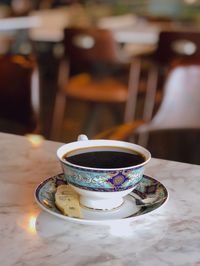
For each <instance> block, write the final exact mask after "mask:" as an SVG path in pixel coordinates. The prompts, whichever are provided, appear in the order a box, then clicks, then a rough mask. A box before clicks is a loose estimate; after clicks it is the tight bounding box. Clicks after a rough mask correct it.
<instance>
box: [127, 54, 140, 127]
mask: <svg viewBox="0 0 200 266" xmlns="http://www.w3.org/2000/svg"><path fill="white" fill-rule="evenodd" d="M140 71H141V60H140V59H136V58H134V59H133V62H132V63H131V67H130V74H129V84H128V98H127V102H126V105H125V115H124V122H125V123H128V122H131V121H133V120H134V117H135V111H136V103H137V95H138V88H139V79H140Z"/></svg>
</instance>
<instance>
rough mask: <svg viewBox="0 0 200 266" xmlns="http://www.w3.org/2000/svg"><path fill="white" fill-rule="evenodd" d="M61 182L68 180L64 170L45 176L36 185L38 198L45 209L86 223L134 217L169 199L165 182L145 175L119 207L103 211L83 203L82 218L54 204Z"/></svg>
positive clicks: (37, 200) (71, 219)
mask: <svg viewBox="0 0 200 266" xmlns="http://www.w3.org/2000/svg"><path fill="white" fill-rule="evenodd" d="M61 184H66V182H65V181H64V176H63V174H58V175H56V176H53V177H50V178H48V179H46V180H45V181H44V182H42V183H41V184H40V185H39V186H38V187H37V188H36V191H35V199H36V202H37V203H38V204H39V206H40V207H41V208H42V209H43V210H45V211H47V212H49V213H50V214H52V215H55V216H58V217H60V218H62V219H65V220H68V221H73V222H78V223H84V224H104V223H108V222H114V221H119V220H121V221H122V220H130V219H131V220H132V219H133V218H134V217H138V216H141V215H144V214H147V213H150V212H152V211H154V210H156V209H157V208H159V207H161V206H162V205H163V204H164V203H165V202H166V201H167V199H168V191H167V189H166V188H165V186H164V185H163V184H161V183H160V182H159V181H157V180H156V179H154V178H152V177H149V176H147V175H144V176H143V178H142V180H141V182H140V183H139V184H138V185H137V187H136V188H135V189H134V190H133V191H132V192H131V193H130V194H128V195H127V196H125V197H124V202H123V204H122V205H121V206H120V207H118V208H115V209H112V210H108V211H103V210H95V209H89V208H87V207H84V206H81V213H82V217H83V218H73V217H69V216H65V215H63V214H62V213H61V212H60V211H59V210H58V209H57V208H56V206H55V199H54V196H55V192H56V188H57V186H59V185H61ZM113 193H115V192H113Z"/></svg>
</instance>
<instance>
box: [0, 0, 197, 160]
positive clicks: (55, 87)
mask: <svg viewBox="0 0 200 266" xmlns="http://www.w3.org/2000/svg"><path fill="white" fill-rule="evenodd" d="M199 49H200V1H199V0H126V1H125V0H124V1H122V0H121V1H120V0H107V1H103V0H99V1H94V0H93V1H90V0H85V1H83V0H82V1H73V0H71V1H70V0H4V1H3V0H1V1H0V131H1V132H7V133H12V134H19V135H27V134H28V135H30V134H33V136H38V135H39V136H42V137H43V138H45V139H48V140H54V141H60V142H66V143H67V142H70V141H75V140H76V139H77V136H78V135H79V134H81V133H84V134H87V135H88V137H89V138H110V139H119V140H125V141H131V142H135V143H139V144H141V145H143V146H146V147H147V148H148V149H150V151H151V152H152V155H153V156H154V157H158V158H163V159H170V160H177V161H182V162H190V163H196V164H199V163H200V156H199V151H200V149H199V148H200V147H199V146H200V138H199V137H200V134H199V128H200V119H199V117H200V51H199Z"/></svg>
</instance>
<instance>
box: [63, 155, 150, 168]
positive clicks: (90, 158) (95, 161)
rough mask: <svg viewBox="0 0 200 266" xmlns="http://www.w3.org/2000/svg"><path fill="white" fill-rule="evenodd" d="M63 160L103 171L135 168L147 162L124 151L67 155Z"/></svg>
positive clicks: (139, 156) (140, 156)
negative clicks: (106, 169) (105, 169)
mask: <svg viewBox="0 0 200 266" xmlns="http://www.w3.org/2000/svg"><path fill="white" fill-rule="evenodd" d="M63 159H65V160H66V161H68V162H70V163H73V164H75V165H79V166H85V167H92V168H102V169H104V168H123V167H129V166H135V165H138V164H141V163H143V162H144V161H145V158H144V157H143V156H142V155H141V154H139V153H127V152H123V151H89V152H84V153H80V154H76V155H71V156H70V155H67V154H66V155H64V156H63Z"/></svg>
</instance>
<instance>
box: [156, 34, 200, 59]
mask: <svg viewBox="0 0 200 266" xmlns="http://www.w3.org/2000/svg"><path fill="white" fill-rule="evenodd" d="M175 58H187V59H188V58H190V59H191V58H193V59H197V58H199V59H200V32H199V31H183V30H180V31H162V32H161V33H160V35H159V41H158V46H157V50H156V52H155V59H156V60H157V61H158V62H160V63H165V64H166V63H168V62H170V61H171V60H174V59H175Z"/></svg>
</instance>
